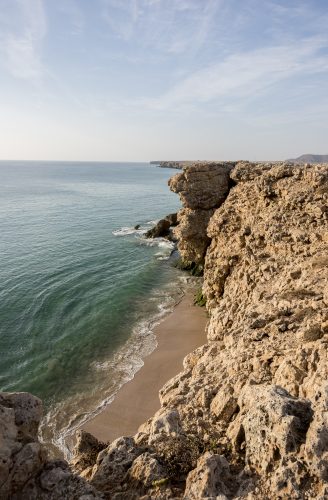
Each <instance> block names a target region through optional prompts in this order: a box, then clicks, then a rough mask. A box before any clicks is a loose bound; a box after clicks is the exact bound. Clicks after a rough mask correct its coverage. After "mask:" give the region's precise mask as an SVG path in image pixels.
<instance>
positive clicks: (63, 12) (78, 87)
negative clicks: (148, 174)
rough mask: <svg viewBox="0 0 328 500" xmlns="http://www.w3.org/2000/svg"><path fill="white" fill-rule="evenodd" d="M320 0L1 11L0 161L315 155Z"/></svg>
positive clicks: (323, 29) (96, 1)
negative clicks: (1, 159) (310, 153)
mask: <svg viewBox="0 0 328 500" xmlns="http://www.w3.org/2000/svg"><path fill="white" fill-rule="evenodd" d="M327 26H328V2H327V0H0V113H1V114H0V158H3V159H54V160H60V159H63V160H65V159H67V160H121V161H123V160H136V161H138V160H140V161H142V160H151V159H241V158H244V159H250V160H260V159H285V158H288V157H294V156H298V155H299V154H302V153H307V152H312V153H321V154H327V153H328V140H327V135H328V134H327V132H328V125H327V123H328V120H327V116H328V30H327Z"/></svg>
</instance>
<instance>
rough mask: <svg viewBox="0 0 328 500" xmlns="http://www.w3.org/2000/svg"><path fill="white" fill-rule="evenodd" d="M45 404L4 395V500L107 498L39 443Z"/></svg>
mask: <svg viewBox="0 0 328 500" xmlns="http://www.w3.org/2000/svg"><path fill="white" fill-rule="evenodd" d="M41 416H42V404H41V401H40V400H39V399H38V398H36V397H34V396H32V395H31V394H27V393H12V394H9V393H0V498H1V500H36V499H38V500H59V499H63V500H78V499H79V500H92V499H99V500H100V499H101V498H103V496H102V495H101V494H100V493H99V492H97V491H96V490H95V489H94V488H93V487H92V486H91V485H90V484H89V483H87V482H86V481H85V480H84V479H82V478H81V477H79V476H77V475H74V474H73V473H72V472H71V470H70V468H69V466H68V464H67V463H66V462H64V461H62V460H49V459H48V458H47V452H46V450H45V448H44V446H43V445H42V444H41V443H40V442H39V441H38V436H37V433H38V427H39V423H40V419H41Z"/></svg>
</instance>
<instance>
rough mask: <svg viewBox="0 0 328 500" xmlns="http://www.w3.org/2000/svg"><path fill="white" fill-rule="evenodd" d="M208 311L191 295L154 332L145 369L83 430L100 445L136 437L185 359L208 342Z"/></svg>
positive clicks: (158, 404)
mask: <svg viewBox="0 0 328 500" xmlns="http://www.w3.org/2000/svg"><path fill="white" fill-rule="evenodd" d="M206 322H207V316H206V310H205V308H201V307H198V306H195V305H193V293H192V292H191V291H188V292H187V293H186V295H185V296H184V297H183V299H182V300H181V302H180V303H179V304H178V305H177V306H176V307H175V309H174V310H173V312H172V313H170V314H169V315H168V316H167V317H166V318H165V319H164V321H163V322H162V323H160V325H158V326H157V327H156V328H155V329H154V333H156V335H157V341H158V346H157V348H156V349H155V350H154V351H153V352H152V353H151V354H150V355H149V356H148V357H147V358H145V364H144V366H143V367H142V368H141V369H140V370H139V371H138V372H137V373H136V375H135V376H134V378H133V379H132V380H131V381H130V382H128V383H127V384H125V385H124V386H123V387H122V388H121V389H120V390H119V392H118V393H117V395H116V397H115V399H114V401H113V402H112V403H111V404H110V405H109V406H108V407H107V408H105V409H104V410H103V411H102V412H101V413H100V414H99V415H97V416H96V417H94V418H93V419H92V420H90V421H89V422H87V423H86V424H84V425H83V426H82V429H84V430H85V431H87V432H90V433H91V434H93V435H94V436H96V437H97V438H98V439H99V440H101V441H105V442H107V441H112V440H113V439H116V438H117V437H120V436H131V435H133V434H135V433H136V432H137V430H138V428H139V426H140V425H141V424H142V423H143V422H145V421H146V420H148V419H149V418H150V417H151V416H152V415H153V414H154V413H155V412H156V411H157V410H158V409H159V408H160V403H159V397H158V392H159V390H160V389H161V387H163V385H164V384H165V383H166V382H167V381H168V380H169V379H170V378H172V377H174V376H175V375H177V374H178V373H179V372H180V371H181V370H182V368H183V366H182V361H183V358H184V357H185V356H186V355H187V354H189V353H190V352H191V351H192V350H194V349H195V348H196V347H199V346H201V345H202V344H204V343H205V342H206V335H205V325H206Z"/></svg>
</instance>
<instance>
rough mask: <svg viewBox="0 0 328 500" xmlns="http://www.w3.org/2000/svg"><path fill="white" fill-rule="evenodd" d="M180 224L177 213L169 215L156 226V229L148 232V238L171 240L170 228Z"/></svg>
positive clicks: (153, 228)
mask: <svg viewBox="0 0 328 500" xmlns="http://www.w3.org/2000/svg"><path fill="white" fill-rule="evenodd" d="M177 224H178V216H177V214H176V213H173V214H169V215H167V216H166V217H165V218H164V219H161V220H159V221H158V222H157V224H155V226H154V227H152V228H151V229H149V231H147V232H146V234H145V236H146V238H160V237H164V238H168V237H170V238H171V233H170V228H171V227H173V226H176V225H177Z"/></svg>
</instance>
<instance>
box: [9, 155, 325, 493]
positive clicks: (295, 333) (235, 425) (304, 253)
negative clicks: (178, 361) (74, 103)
mask: <svg viewBox="0 0 328 500" xmlns="http://www.w3.org/2000/svg"><path fill="white" fill-rule="evenodd" d="M169 184H170V188H171V189H172V190H173V191H174V192H176V193H178V194H179V195H180V198H181V200H182V204H183V208H182V210H181V211H180V212H179V213H178V222H179V224H178V225H177V226H176V228H175V229H173V232H174V234H175V236H176V238H177V239H178V247H179V250H180V254H181V258H182V262H183V263H184V265H185V266H186V267H188V266H189V267H190V266H197V267H198V268H199V269H200V270H203V271H204V282H203V296H204V299H206V307H207V311H208V315H209V321H208V324H207V343H206V344H205V345H203V346H202V347H200V348H198V349H196V350H195V351H193V352H191V353H190V354H189V355H187V356H186V358H185V360H184V370H183V371H182V372H181V373H180V374H178V375H177V376H176V377H174V378H173V379H171V380H170V381H168V382H167V383H166V385H165V386H164V387H163V388H162V389H161V391H160V403H161V408H160V410H159V411H157V412H156V414H155V415H154V416H153V417H152V418H150V419H149V420H148V421H147V422H145V423H144V424H143V425H141V427H140V428H139V432H138V433H137V434H136V435H135V436H133V437H121V438H119V439H117V440H115V441H113V442H112V443H109V444H108V443H106V444H104V443H100V442H98V441H97V440H96V439H95V438H93V437H92V436H91V435H89V434H87V433H85V432H80V434H79V436H78V443H77V446H76V450H75V457H74V459H73V461H72V463H71V465H70V466H69V465H68V464H67V463H65V462H63V461H59V460H49V459H48V458H47V454H46V450H45V449H44V447H43V446H42V445H41V444H40V443H39V442H38V439H37V428H38V423H39V420H40V417H41V402H40V401H39V400H38V399H37V398H35V397H33V396H31V395H29V394H6V393H2V394H1V395H0V443H1V447H0V497H1V498H4V499H9V498H13V499H24V500H25V499H36V498H37V499H67V500H68V499H70V500H71V499H81V500H82V499H83V500H89V499H95V498H104V499H114V500H123V499H124V500H125V499H139V498H142V499H143V500H149V499H163V500H164V499H172V498H184V499H186V500H188V499H190V500H192V499H203V498H207V499H208V498H210V499H214V498H215V499H220V500H224V499H248V500H251V499H263V500H264V499H285V498H288V499H289V498H291V499H304V500H305V499H322V500H323V499H325V498H328V382H327V381H328V363H327V353H328V252H327V250H328V248H327V247H328V165H327V164H321V165H309V164H305V165H304V164H302V165H300V164H299V165H298V164H292V163H256V164H254V163H248V162H238V163H235V162H224V163H208V162H206V163H204V164H202V163H196V164H195V165H188V166H185V167H184V168H183V170H182V171H181V172H179V173H178V174H176V175H175V176H174V177H173V178H172V179H171V180H170V182H169Z"/></svg>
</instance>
